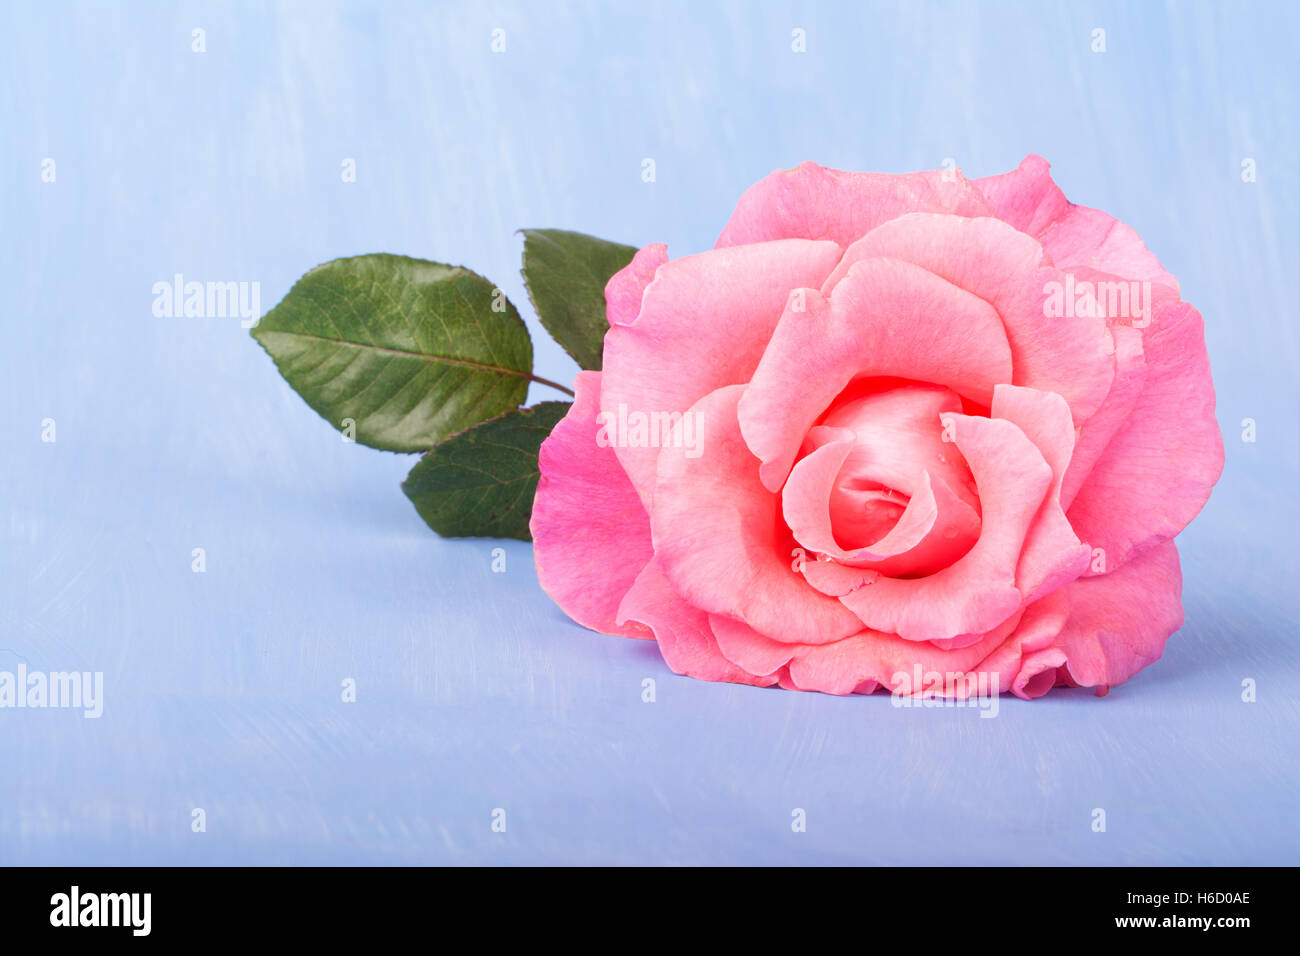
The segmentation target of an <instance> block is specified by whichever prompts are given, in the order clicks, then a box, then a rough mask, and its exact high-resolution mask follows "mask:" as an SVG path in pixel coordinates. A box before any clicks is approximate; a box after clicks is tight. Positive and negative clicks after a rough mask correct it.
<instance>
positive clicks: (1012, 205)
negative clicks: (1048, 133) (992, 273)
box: [975, 154, 1178, 292]
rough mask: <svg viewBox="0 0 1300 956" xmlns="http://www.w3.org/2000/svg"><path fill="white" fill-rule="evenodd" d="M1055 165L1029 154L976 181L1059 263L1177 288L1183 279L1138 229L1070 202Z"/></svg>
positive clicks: (1001, 214) (1000, 211) (999, 210)
mask: <svg viewBox="0 0 1300 956" xmlns="http://www.w3.org/2000/svg"><path fill="white" fill-rule="evenodd" d="M1050 170H1051V164H1049V163H1048V162H1047V160H1045V159H1043V158H1042V157H1041V156H1035V155H1033V154H1030V155H1029V156H1026V157H1025V158H1024V160H1023V161H1021V163H1020V166H1019V167H1018V168H1016V169H1013V170H1012V171H1011V172H1009V173H1002V174H1001V175H998V176H986V177H984V178H982V179H977V180H975V184H976V185H977V186H978V187H979V189H980V191H981V192H982V193H983V194H984V196H985V198H986V199H987V200H988V204H989V206H990V207H991V208H992V209H993V213H994V215H996V216H997V217H998V218H999V219H1001V220H1003V221H1004V222H1008V223H1010V224H1011V225H1013V226H1015V227H1016V228H1017V229H1019V230H1020V231H1021V232H1025V233H1028V234H1029V235H1031V236H1033V237H1034V238H1035V239H1037V240H1038V241H1039V242H1040V243H1042V245H1043V249H1044V250H1046V252H1047V254H1048V255H1049V256H1051V257H1052V261H1053V262H1054V263H1055V264H1056V267H1057V268H1058V269H1062V270H1069V269H1070V268H1072V267H1074V266H1086V267H1089V268H1092V269H1098V270H1100V271H1102V272H1109V273H1112V274H1113V275H1117V276H1124V277H1125V278H1128V279H1150V280H1151V281H1152V282H1157V283H1161V284H1164V285H1167V286H1169V287H1170V288H1171V289H1173V290H1174V291H1175V292H1177V291H1178V280H1176V279H1175V278H1174V277H1173V276H1171V275H1170V274H1169V273H1168V272H1166V271H1165V270H1164V268H1163V267H1162V266H1161V265H1160V262H1159V260H1158V259H1156V257H1155V256H1154V255H1152V254H1151V252H1150V251H1149V250H1148V249H1147V247H1146V245H1145V244H1144V243H1143V242H1142V239H1141V237H1140V236H1139V235H1138V234H1137V233H1136V232H1134V231H1133V230H1132V229H1131V228H1129V227H1128V226H1126V225H1124V223H1122V222H1120V221H1119V220H1118V219H1115V218H1114V217H1113V216H1110V215H1107V214H1106V213H1104V212H1102V211H1101V210H1099V209H1090V208H1088V207H1087V206H1076V205H1074V204H1073V203H1071V202H1070V201H1069V200H1067V199H1066V198H1065V193H1063V192H1061V189H1060V187H1058V186H1057V185H1056V183H1055V182H1053V181H1052V174H1051V172H1050Z"/></svg>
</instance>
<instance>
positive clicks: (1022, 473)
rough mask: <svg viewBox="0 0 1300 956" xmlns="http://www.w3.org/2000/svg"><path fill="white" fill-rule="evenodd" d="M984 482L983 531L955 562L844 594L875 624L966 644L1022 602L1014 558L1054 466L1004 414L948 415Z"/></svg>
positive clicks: (909, 635)
mask: <svg viewBox="0 0 1300 956" xmlns="http://www.w3.org/2000/svg"><path fill="white" fill-rule="evenodd" d="M944 418H945V419H946V420H947V421H949V422H951V423H953V425H954V426H955V432H954V440H955V442H956V444H957V448H958V450H959V451H960V452H961V453H962V454H963V455H964V456H965V457H966V462H967V464H968V465H970V469H971V472H972V473H973V474H974V475H975V482H976V485H977V486H978V487H979V493H980V505H981V508H982V509H983V513H982V515H981V518H982V522H983V524H982V530H981V534H980V539H979V541H977V542H976V543H975V547H973V548H971V550H970V551H968V552H967V553H966V554H965V555H963V556H962V557H961V558H959V559H958V560H957V561H956V562H954V563H953V564H951V565H949V566H948V567H946V568H944V569H943V570H942V571H939V572H938V573H936V574H932V575H930V576H928V577H924V578H912V579H906V578H880V579H879V580H877V581H875V582H873V583H871V584H866V585H863V586H862V587H860V588H858V589H857V590H856V591H853V592H852V593H850V594H846V595H844V596H843V597H842V598H840V600H841V601H843V602H844V604H845V605H846V606H847V607H849V608H851V609H852V610H853V612H854V613H855V614H856V615H857V616H858V618H859V619H861V621H862V623H863V624H864V625H866V626H867V627H869V628H872V629H873V630H879V631H884V632H886V633H890V634H897V635H898V636H899V637H902V638H904V639H906V640H909V641H935V640H942V641H951V640H952V639H961V640H959V641H957V642H954V643H951V644H950V646H953V647H956V646H962V645H963V644H969V643H973V640H978V635H981V634H985V633H986V632H988V631H990V630H992V629H993V628H995V627H997V626H998V625H999V624H1001V623H1002V622H1003V621H1005V620H1006V619H1007V618H1008V617H1009V616H1010V615H1011V614H1013V613H1014V612H1015V611H1016V610H1017V609H1018V608H1019V607H1020V606H1021V600H1022V596H1021V593H1020V591H1019V590H1017V588H1016V586H1015V578H1016V565H1017V563H1018V561H1019V558H1020V553H1021V550H1022V548H1023V545H1024V540H1025V535H1026V533H1027V532H1028V531H1029V528H1030V525H1031V523H1032V521H1033V519H1034V516H1035V515H1036V514H1037V512H1038V510H1039V507H1040V505H1041V504H1042V503H1043V499H1044V497H1045V496H1046V494H1047V492H1048V488H1049V486H1050V485H1051V483H1052V469H1051V468H1050V467H1049V466H1048V464H1047V462H1046V461H1044V460H1043V456H1042V453H1041V452H1039V450H1038V449H1037V448H1036V447H1035V446H1034V444H1033V442H1031V441H1030V440H1029V439H1028V438H1027V437H1025V434H1024V432H1022V431H1021V430H1020V429H1019V428H1017V427H1016V426H1015V425H1014V424H1012V423H1011V422H1008V421H1003V420H1001V419H991V418H973V417H970V416H967V415H945V416H944ZM967 638H972V639H973V640H969V639H967Z"/></svg>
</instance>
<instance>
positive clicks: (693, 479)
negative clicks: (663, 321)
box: [651, 385, 862, 644]
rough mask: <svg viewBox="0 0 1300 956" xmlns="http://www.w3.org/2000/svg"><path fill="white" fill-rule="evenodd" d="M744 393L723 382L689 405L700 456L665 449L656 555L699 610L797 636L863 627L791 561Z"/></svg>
mask: <svg viewBox="0 0 1300 956" xmlns="http://www.w3.org/2000/svg"><path fill="white" fill-rule="evenodd" d="M743 391H744V387H743V386H739V385H735V386H730V387H727V388H720V389H718V390H717V391H715V392H713V393H711V394H709V395H707V396H705V397H704V398H702V399H701V400H700V401H698V402H697V403H696V404H695V405H694V406H693V407H692V408H691V409H690V413H691V414H692V415H694V416H697V418H696V420H697V421H699V422H700V423H701V428H702V429H703V432H704V435H705V441H704V442H703V448H702V451H703V453H702V454H701V455H700V456H699V457H698V458H691V457H689V456H688V455H687V454H686V451H687V450H686V449H683V448H676V447H669V448H665V449H663V451H662V453H661V455H660V457H659V475H658V481H657V483H656V485H655V490H654V510H653V512H652V513H651V534H652V536H653V539H654V548H655V555H656V556H657V558H658V561H659V564H660V567H661V568H662V569H663V572H664V576H665V577H666V578H667V579H668V581H669V583H670V584H671V585H672V587H673V590H675V591H676V592H677V593H678V594H680V595H681V596H682V597H683V598H685V599H686V600H687V601H688V602H689V603H691V604H692V605H694V606H695V607H697V608H700V609H701V610H704V611H708V612H710V613H715V614H726V615H730V616H733V617H737V618H740V619H742V620H744V621H746V622H747V623H749V624H750V625H751V626H753V627H754V628H756V629H758V630H760V631H762V632H763V633H765V634H776V633H785V634H789V635H790V638H791V639H792V640H799V641H806V642H808V643H811V644H817V643H823V642H826V641H834V640H838V639H839V638H841V637H844V636H845V635H847V634H851V633H853V632H854V631H856V630H859V629H860V628H861V626H862V625H861V624H860V623H859V622H858V620H857V618H856V617H854V615H853V614H852V613H850V612H849V611H848V609H847V608H845V607H844V606H843V605H842V604H840V603H839V601H837V600H835V599H834V598H829V597H826V596H825V595H824V594H820V593H818V592H817V591H815V590H813V589H812V588H811V587H809V586H808V584H807V583H806V582H805V581H804V580H803V578H802V577H801V576H800V575H798V574H797V573H795V571H794V570H793V569H792V567H791V557H790V555H791V551H792V549H793V545H794V539H793V538H792V537H790V536H789V534H788V532H787V531H786V529H785V526H784V525H783V524H781V522H780V521H779V520H778V517H777V507H778V500H777V497H776V496H775V495H773V494H772V493H771V492H769V491H768V490H767V489H766V488H764V487H763V485H762V483H761V482H760V481H759V480H758V462H757V461H756V460H755V459H754V456H753V455H752V454H751V453H750V451H749V448H748V447H747V446H746V445H745V443H744V440H743V439H742V438H741V436H740V427H739V424H738V423H737V421H736V404H737V402H739V401H740V396H741V393H742V392H743Z"/></svg>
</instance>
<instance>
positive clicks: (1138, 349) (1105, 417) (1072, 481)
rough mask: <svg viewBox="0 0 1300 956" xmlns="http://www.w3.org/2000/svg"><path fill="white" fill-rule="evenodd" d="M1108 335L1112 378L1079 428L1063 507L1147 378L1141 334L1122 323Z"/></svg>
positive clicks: (1125, 418) (1063, 491) (1128, 411)
mask: <svg viewBox="0 0 1300 956" xmlns="http://www.w3.org/2000/svg"><path fill="white" fill-rule="evenodd" d="M1110 334H1111V336H1112V337H1113V338H1114V339H1115V378H1114V380H1113V381H1112V382H1111V386H1110V392H1109V393H1108V394H1107V395H1106V400H1105V401H1104V402H1102V403H1101V408H1099V409H1097V412H1096V414H1095V415H1093V416H1092V417H1091V418H1089V419H1088V420H1087V421H1086V422H1084V424H1083V427H1082V428H1080V429H1079V437H1078V439H1077V440H1076V441H1075V443H1074V454H1073V456H1071V458H1070V467H1069V468H1067V469H1066V470H1065V481H1064V482H1063V483H1062V485H1061V504H1062V506H1063V507H1064V508H1066V510H1069V507H1070V504H1071V503H1072V502H1073V501H1074V499H1075V496H1076V495H1078V493H1079V489H1080V488H1082V487H1083V483H1084V481H1086V480H1087V477H1088V473H1089V472H1091V471H1092V466H1093V465H1095V464H1096V463H1097V459H1098V458H1100V457H1101V455H1102V452H1104V451H1105V450H1106V446H1107V445H1109V444H1110V440H1111V439H1112V438H1114V437H1115V433H1116V432H1118V431H1119V430H1120V429H1121V428H1122V427H1123V426H1124V423H1125V422H1126V421H1128V417H1129V415H1131V414H1132V413H1133V406H1134V405H1136V404H1137V399H1138V395H1139V394H1141V392H1142V382H1143V380H1144V379H1145V378H1146V374H1147V366H1146V358H1145V357H1144V356H1143V354H1142V333H1141V332H1139V331H1138V330H1137V329H1131V328H1128V327H1126V326H1122V325H1121V326H1116V327H1114V328H1112V329H1111V330H1110Z"/></svg>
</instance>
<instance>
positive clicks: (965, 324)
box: [740, 259, 1011, 491]
mask: <svg viewBox="0 0 1300 956" xmlns="http://www.w3.org/2000/svg"><path fill="white" fill-rule="evenodd" d="M804 291H805V292H806V294H805V297H804V303H805V305H806V307H807V308H806V310H805V311H796V310H795V309H794V308H793V305H794V302H795V298H794V297H791V304H790V305H789V306H787V308H786V311H785V313H784V314H783V315H782V317H781V321H780V323H779V324H778V325H777V327H776V331H775V333H774V334H773V335H772V340H771V342H770V344H769V345H768V347H767V351H766V352H765V353H764V354H763V358H762V361H761V362H759V364H758V368H757V370H756V371H755V372H754V375H753V378H752V379H751V381H750V383H749V386H748V388H747V389H746V392H745V397H744V399H742V401H741V408H740V419H741V431H742V433H743V434H744V436H745V440H746V441H747V442H748V443H749V447H750V448H752V449H753V450H754V454H756V455H757V456H758V457H759V458H760V459H761V460H762V462H763V468H762V477H763V484H764V485H766V486H767V487H768V488H769V489H771V490H773V491H775V490H776V489H778V488H780V487H781V484H782V482H784V480H785V478H786V475H788V474H789V471H790V466H791V465H792V464H793V463H794V458H795V455H796V454H797V453H798V451H799V445H800V443H801V442H802V440H803V436H804V433H805V432H807V430H808V429H809V427H810V426H811V425H812V424H813V422H814V421H816V420H817V418H818V417H819V416H820V415H821V414H822V413H823V412H824V411H825V410H826V408H827V407H828V406H829V405H830V403H831V401H832V400H833V399H834V398H835V396H837V395H838V394H840V392H842V391H843V390H844V388H845V386H847V385H848V384H849V382H850V381H852V380H853V379H854V378H857V377H877V376H883V377H899V378H907V379H913V380H916V381H921V382H929V383H935V384H940V385H946V386H948V387H949V388H951V389H953V390H954V391H956V392H959V393H961V394H963V395H966V396H969V397H971V398H973V399H975V400H976V401H978V402H980V403H981V404H983V405H988V403H989V402H990V401H991V400H992V397H993V386H994V385H996V384H998V383H999V382H1009V381H1010V380H1011V351H1010V347H1009V346H1008V345H1007V338H1006V334H1005V332H1004V330H1003V327H1002V320H1001V319H1000V318H999V317H998V314H997V312H995V311H994V309H993V307H992V306H990V305H989V304H988V303H987V302H985V301H984V300H982V299H980V298H978V297H976V296H974V295H972V294H971V293H969V292H965V291H963V290H962V289H959V288H957V287H956V286H954V285H953V284H952V283H950V282H948V281H946V280H944V279H941V278H939V277H938V276H936V275H934V274H933V273H931V272H928V271H926V270H925V269H921V268H919V267H917V266H914V265H911V264H910V263H906V262H901V261H896V260H892V259H867V260H864V261H862V262H859V263H857V264H856V265H854V266H853V268H852V269H851V270H850V271H849V274H848V275H847V276H846V277H845V278H844V279H843V281H841V282H840V283H839V285H837V286H836V287H835V291H834V292H833V293H832V295H831V298H830V306H829V308H827V307H826V305H825V300H824V299H822V298H821V297H820V296H819V295H817V293H815V292H813V291H811V290H804ZM795 383H797V384H795Z"/></svg>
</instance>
